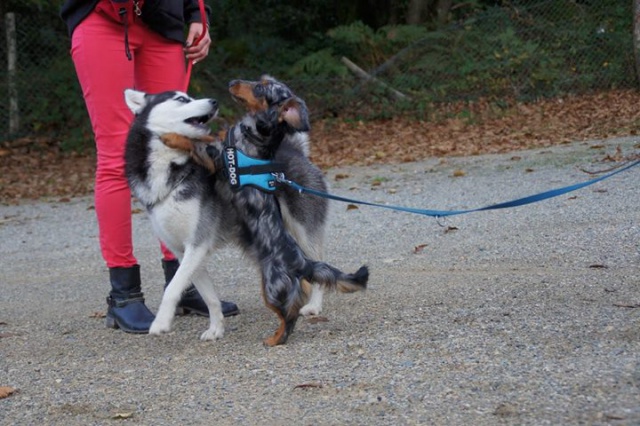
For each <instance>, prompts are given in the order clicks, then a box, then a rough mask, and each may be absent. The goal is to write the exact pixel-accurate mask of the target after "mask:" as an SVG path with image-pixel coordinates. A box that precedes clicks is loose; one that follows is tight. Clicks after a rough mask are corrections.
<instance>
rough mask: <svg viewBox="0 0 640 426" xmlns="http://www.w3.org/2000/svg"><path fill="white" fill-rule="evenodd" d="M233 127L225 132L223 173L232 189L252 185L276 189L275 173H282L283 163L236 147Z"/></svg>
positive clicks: (259, 187)
mask: <svg viewBox="0 0 640 426" xmlns="http://www.w3.org/2000/svg"><path fill="white" fill-rule="evenodd" d="M234 131H235V127H232V128H231V129H229V131H228V132H227V138H226V139H225V142H224V164H225V175H226V177H227V179H228V180H229V185H231V188H232V189H234V190H236V191H237V190H240V189H242V187H244V186H252V187H254V188H256V189H259V190H261V191H265V192H273V191H274V190H275V189H276V183H277V179H276V177H275V175H276V174H282V172H283V171H284V169H285V168H284V164H282V163H278V162H275V161H271V160H264V159H261V158H254V157H250V156H248V155H247V154H245V153H244V152H242V151H240V150H239V149H237V148H236V146H235V145H236V144H235V139H234V136H233V134H234Z"/></svg>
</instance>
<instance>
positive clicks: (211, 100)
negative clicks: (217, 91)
mask: <svg viewBox="0 0 640 426" xmlns="http://www.w3.org/2000/svg"><path fill="white" fill-rule="evenodd" d="M209 103H210V104H211V107H212V108H216V109H217V108H218V101H216V100H215V99H209Z"/></svg>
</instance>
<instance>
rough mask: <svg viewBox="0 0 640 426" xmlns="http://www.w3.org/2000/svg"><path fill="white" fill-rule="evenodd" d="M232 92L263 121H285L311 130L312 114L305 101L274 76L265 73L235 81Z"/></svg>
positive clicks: (232, 82) (265, 122)
mask: <svg viewBox="0 0 640 426" xmlns="http://www.w3.org/2000/svg"><path fill="white" fill-rule="evenodd" d="M229 92H230V93H231V95H232V96H233V99H234V100H235V101H236V102H239V103H240V104H241V105H242V106H244V108H246V109H247V111H248V112H249V113H250V114H252V115H254V116H255V117H256V118H258V119H259V121H261V122H263V124H267V123H268V124H270V125H271V126H274V125H276V124H279V123H285V124H287V125H289V126H290V127H291V128H292V129H294V130H297V131H308V130H309V128H310V125H309V113H308V111H307V106H306V105H305V103H304V101H303V100H302V99H300V98H298V97H297V96H295V94H294V93H293V92H292V91H291V89H289V87H287V85H286V84H284V83H282V82H280V81H278V80H276V79H275V78H273V77H271V76H268V75H265V76H262V78H261V79H260V80H259V81H247V80H233V81H231V82H230V83H229Z"/></svg>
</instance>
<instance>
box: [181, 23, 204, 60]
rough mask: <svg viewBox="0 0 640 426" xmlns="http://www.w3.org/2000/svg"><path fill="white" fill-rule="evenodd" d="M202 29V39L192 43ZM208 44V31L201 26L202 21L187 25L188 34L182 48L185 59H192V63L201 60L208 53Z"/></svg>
mask: <svg viewBox="0 0 640 426" xmlns="http://www.w3.org/2000/svg"><path fill="white" fill-rule="evenodd" d="M203 31H204V37H202V40H200V41H199V42H198V44H194V43H195V41H196V40H197V39H198V37H200V34H202V33H203ZM209 46H211V37H209V31H207V29H206V28H204V27H203V25H202V22H192V23H191V24H190V25H189V34H188V35H187V41H186V42H185V48H184V51H185V53H186V55H187V59H189V60H190V61H193V63H194V64H195V63H196V62H199V61H201V60H203V59H204V58H206V57H207V55H208V54H209Z"/></svg>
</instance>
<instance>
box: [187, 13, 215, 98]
mask: <svg viewBox="0 0 640 426" xmlns="http://www.w3.org/2000/svg"><path fill="white" fill-rule="evenodd" d="M198 7H199V8H200V19H201V20H202V30H203V31H202V33H201V34H200V35H199V36H198V38H196V39H195V40H194V42H193V45H194V46H197V45H198V43H200V42H201V41H202V39H203V38H204V35H205V34H206V33H207V31H209V29H208V28H207V13H206V10H205V8H204V0H198ZM192 69H193V60H190V61H189V62H188V63H187V72H186V76H185V81H184V90H183V92H185V93H186V92H187V90H189V82H190V81H191V70H192Z"/></svg>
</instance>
